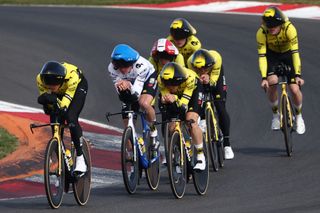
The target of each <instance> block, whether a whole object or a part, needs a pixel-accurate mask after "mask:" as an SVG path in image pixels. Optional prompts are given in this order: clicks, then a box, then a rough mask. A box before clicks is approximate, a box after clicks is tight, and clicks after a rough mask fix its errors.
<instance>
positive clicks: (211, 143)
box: [205, 109, 219, 172]
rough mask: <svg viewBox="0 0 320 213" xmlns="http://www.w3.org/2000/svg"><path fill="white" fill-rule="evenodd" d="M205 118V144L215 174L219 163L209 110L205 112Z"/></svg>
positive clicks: (213, 127)
mask: <svg viewBox="0 0 320 213" xmlns="http://www.w3.org/2000/svg"><path fill="white" fill-rule="evenodd" d="M205 118H206V125H207V129H206V140H205V141H206V143H207V144H208V152H209V156H210V160H211V164H212V168H213V171H215V172H217V171H218V170H219V161H218V147H217V141H218V138H216V134H215V133H214V132H215V128H216V127H215V126H214V122H213V117H212V111H211V110H210V109H206V110H205ZM207 140H208V141H207Z"/></svg>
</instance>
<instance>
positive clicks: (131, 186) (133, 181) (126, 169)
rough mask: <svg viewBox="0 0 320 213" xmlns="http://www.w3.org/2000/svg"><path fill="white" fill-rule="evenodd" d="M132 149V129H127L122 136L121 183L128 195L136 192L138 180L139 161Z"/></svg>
mask: <svg viewBox="0 0 320 213" xmlns="http://www.w3.org/2000/svg"><path fill="white" fill-rule="evenodd" d="M134 149H135V147H134V138H133V134H132V128H131V127H127V128H126V129H125V130H124V132H123V136H122V144H121V166H122V176H123V182H124V185H125V187H126V190H127V191H128V193H129V194H133V193H135V192H136V190H137V185H138V179H139V159H138V155H137V152H134Z"/></svg>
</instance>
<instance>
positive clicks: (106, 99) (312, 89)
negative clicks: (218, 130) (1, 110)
mask: <svg viewBox="0 0 320 213" xmlns="http://www.w3.org/2000/svg"><path fill="white" fill-rule="evenodd" d="M176 17H185V18H187V19H188V20H189V21H190V22H191V23H192V24H193V25H194V27H195V28H196V29H197V30H198V34H197V36H198V37H199V38H200V40H201V41H202V44H203V47H205V48H208V49H212V48H213V49H216V50H217V51H219V52H220V53H221V55H222V57H223V64H224V66H225V73H226V77H227V83H228V85H229V93H228V103H227V105H228V110H229V113H230V117H231V122H232V124H231V143H232V146H233V148H234V151H235V159H234V160H232V161H228V162H226V166H225V168H224V169H223V170H221V171H219V172H218V173H211V176H210V186H209V191H208V193H207V195H206V196H203V197H199V196H197V195H196V192H195V190H194V188H193V185H192V184H190V185H188V188H187V193H186V196H185V197H184V198H183V199H182V200H176V199H175V198H174V197H173V195H172V193H171V190H170V187H169V184H168V179H167V177H166V176H164V177H163V178H162V179H161V185H160V188H159V191H157V192H150V191H149V190H147V185H146V184H142V185H141V187H140V188H139V190H138V192H137V194H136V195H134V196H129V195H127V193H126V191H125V189H124V186H123V185H113V186H111V187H107V188H100V189H94V190H93V191H92V195H91V198H90V201H89V203H88V205H87V206H86V207H83V208H80V207H78V206H77V205H76V204H75V202H74V199H73V197H72V195H67V196H65V199H64V202H63V205H62V207H61V208H60V209H59V211H61V212H87V211H90V212H102V211H104V212H105V211H109V212H129V211H130V212H133V213H134V212H141V211H151V212H195V211H197V212H216V213H224V212H225V213H230V212H236V213H240V212H243V213H251V212H252V213H256V212H259V213H264V212H266V213H267V212H281V213H284V212H290V213H292V212H319V211H320V198H319V194H320V179H319V176H320V166H319V162H320V155H319V151H320V144H319V136H320V134H319V127H318V126H319V124H318V122H319V117H320V108H319V104H320V100H319V96H320V86H319V82H320V77H319V75H318V72H319V65H320V62H319V47H320V37H319V35H320V22H319V21H316V20H303V19H293V22H294V24H295V26H296V27H297V29H298V33H299V41H300V42H299V43H300V52H301V58H302V66H303V77H304V79H305V81H306V84H305V86H304V87H303V93H304V105H303V113H304V119H305V122H306V127H307V132H306V134H305V135H303V136H296V135H295V137H294V140H295V141H294V153H293V157H291V158H288V157H286V155H285V149H284V142H283V139H282V135H281V134H280V133H279V132H271V131H270V130H269V128H270V121H271V115H272V114H271V110H270V107H269V105H268V102H267V99H266V97H265V94H264V92H263V91H262V89H260V86H259V85H260V74H259V71H258V63H257V59H258V57H257V50H256V42H255V33H256V30H257V29H258V27H259V24H260V19H259V17H257V16H245V15H224V14H209V13H183V12H166V11H143V10H120V9H103V8H100V9H97V8H54V7H48V8H44V7H0V26H1V27H0V70H1V71H0V73H1V75H0V76H1V77H0V99H1V100H4V101H8V102H14V103H17V104H23V105H27V106H33V107H39V106H38V105H37V103H36V98H37V88H36V84H35V76H36V75H37V73H38V72H39V71H40V69H41V67H42V65H43V64H44V63H45V62H46V61H47V60H58V61H68V62H70V63H74V64H76V65H78V66H79V67H80V68H82V69H83V71H84V73H85V76H86V77H87V79H88V81H89V94H88V97H87V103H86V105H85V108H84V110H83V113H82V117H84V118H87V119H91V120H95V121H99V122H105V119H104V114H105V112H106V111H112V112H115V111H119V110H120V102H119V101H118V99H117V96H116V94H115V91H114V88H113V86H112V84H111V81H110V78H109V77H108V75H107V72H106V67H107V64H108V63H109V57H110V54H111V51H112V49H113V47H114V46H115V45H116V44H118V43H128V44H130V45H132V46H133V47H134V48H136V49H137V50H138V51H139V52H140V53H141V55H143V56H146V57H148V55H149V52H150V49H151V47H152V44H153V42H154V41H155V40H157V39H158V38H160V37H166V36H167V34H168V29H169V25H170V23H171V21H172V20H173V19H174V18H176ZM111 124H112V125H116V126H121V122H120V121H119V119H113V120H112V122H111ZM164 174H165V173H164ZM0 210H1V212H40V211H41V212H45V211H47V210H49V209H48V205H47V202H46V199H45V198H32V199H23V200H20V199H19V200H10V201H0Z"/></svg>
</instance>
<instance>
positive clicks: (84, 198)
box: [72, 139, 92, 206]
mask: <svg viewBox="0 0 320 213" xmlns="http://www.w3.org/2000/svg"><path fill="white" fill-rule="evenodd" d="M82 152H83V156H84V160H85V162H86V165H87V171H86V173H85V174H84V175H83V176H82V177H80V178H79V179H78V178H77V179H76V180H75V181H74V182H73V184H72V187H73V195H74V198H75V199H76V201H77V203H78V204H79V205H80V206H84V205H86V204H87V202H88V200H89V197H90V191H91V166H92V164H91V155H90V145H89V143H88V141H87V140H85V139H83V143H82ZM75 157H76V156H75V155H74V161H73V162H76V161H75Z"/></svg>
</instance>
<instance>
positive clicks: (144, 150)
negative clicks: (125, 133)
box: [138, 137, 146, 154]
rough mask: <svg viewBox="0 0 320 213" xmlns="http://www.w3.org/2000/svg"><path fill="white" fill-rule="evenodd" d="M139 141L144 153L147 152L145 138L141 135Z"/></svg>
mask: <svg viewBox="0 0 320 213" xmlns="http://www.w3.org/2000/svg"><path fill="white" fill-rule="evenodd" d="M138 143H139V145H140V148H141V151H142V154H144V153H146V147H145V146H144V141H143V138H141V137H139V138H138Z"/></svg>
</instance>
